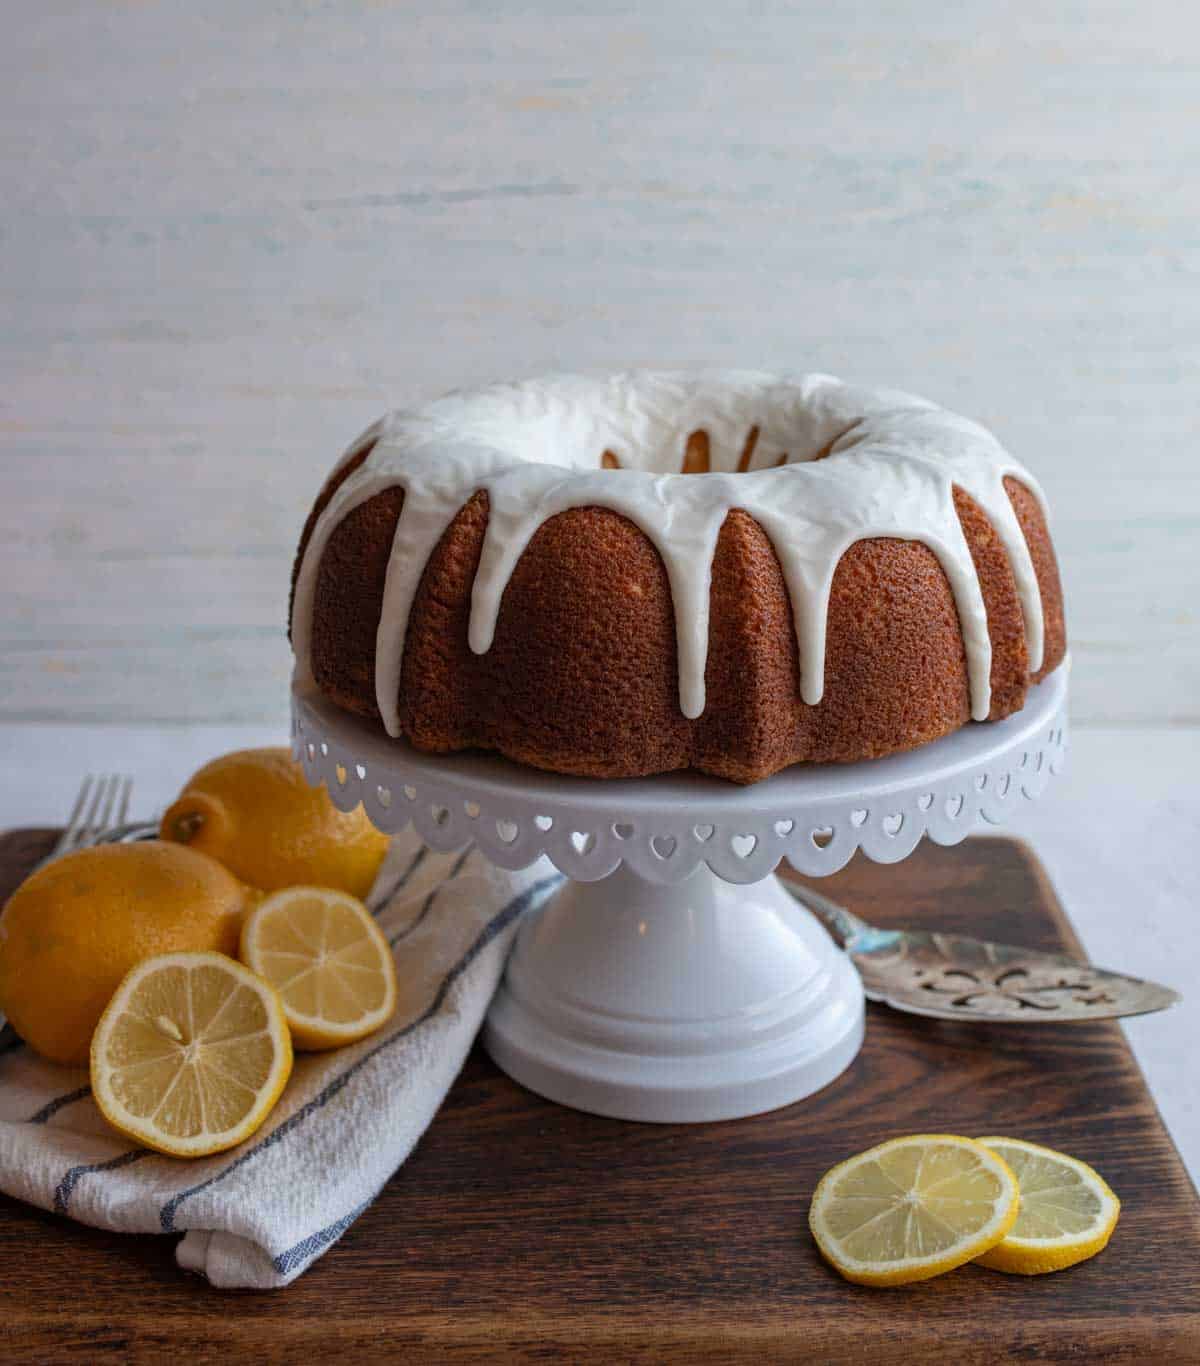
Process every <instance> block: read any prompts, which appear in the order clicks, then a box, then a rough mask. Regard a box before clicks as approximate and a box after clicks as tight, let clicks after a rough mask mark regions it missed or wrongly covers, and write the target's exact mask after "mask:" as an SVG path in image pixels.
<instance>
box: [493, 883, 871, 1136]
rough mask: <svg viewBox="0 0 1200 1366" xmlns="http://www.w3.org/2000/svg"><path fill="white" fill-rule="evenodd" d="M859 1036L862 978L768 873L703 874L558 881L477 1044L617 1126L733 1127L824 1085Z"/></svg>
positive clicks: (544, 1088)
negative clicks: (733, 878)
mask: <svg viewBox="0 0 1200 1366" xmlns="http://www.w3.org/2000/svg"><path fill="white" fill-rule="evenodd" d="M862 1036H863V991H862V984H861V982H860V981H859V978H858V974H857V973H856V972H855V971H854V968H853V967H852V966H851V964H850V962H849V960H848V959H847V958H846V956H845V955H844V954H843V953H841V952H840V951H839V950H838V949H837V948H836V947H835V946H834V944H833V942H832V941H831V939H830V938H829V935H828V934H827V933H826V932H825V931H824V930H823V929H822V928H821V927H820V925H818V924H817V922H816V921H815V920H814V919H813V917H812V916H811V915H810V914H809V913H808V912H807V911H806V910H804V909H803V907H801V906H799V905H798V904H797V903H796V901H795V899H794V898H793V897H792V896H790V895H789V894H788V893H787V892H786V891H785V890H784V888H783V886H782V885H781V884H780V882H779V880H778V878H776V877H774V876H773V875H772V876H769V877H766V878H763V879H762V880H761V881H760V882H756V883H753V884H752V885H750V886H734V885H732V884H730V883H728V882H724V881H722V880H721V879H720V878H718V877H715V876H714V875H713V874H712V873H711V872H710V871H709V870H708V868H707V867H705V866H704V865H701V866H700V867H698V868H697V869H696V870H695V871H694V872H693V873H692V874H691V876H690V877H688V878H687V879H685V880H684V881H682V882H678V883H672V884H666V885H662V884H657V885H656V884H653V883H650V882H647V881H645V880H644V879H642V878H641V877H638V876H637V875H636V874H635V873H633V872H631V871H630V870H629V869H628V868H626V867H621V868H619V869H618V870H617V871H616V872H614V873H611V874H610V875H609V876H608V877H606V878H603V879H602V880H600V881H597V882H572V883H568V884H567V885H566V886H565V887H564V888H563V890H562V891H561V892H559V893H558V895H557V896H556V897H555V898H554V899H553V900H552V901H551V902H550V903H549V904H548V905H547V906H546V907H545V908H544V909H543V910H542V911H541V912H540V913H539V914H537V915H536V916H532V917H530V918H529V919H528V920H527V921H526V922H525V923H524V924H523V925H522V927H521V930H520V934H519V936H518V939H517V943H516V946H515V948H514V950H513V953H512V956H511V957H510V959H509V962H508V969H507V972H506V974H505V978H504V982H503V985H502V986H501V988H500V990H499V992H498V993H497V996H496V999H495V1000H494V1001H493V1003H492V1008H491V1011H490V1012H489V1014H488V1017H487V1025H486V1027H485V1031H484V1043H485V1046H486V1047H487V1050H488V1052H489V1053H490V1054H491V1055H492V1057H493V1058H494V1059H495V1061H496V1062H497V1063H498V1064H499V1065H500V1066H501V1067H502V1068H503V1069H504V1070H505V1071H506V1072H507V1073H508V1074H509V1075H510V1076H512V1077H514V1078H515V1079H516V1080H517V1081H519V1082H521V1083H522V1084H523V1085H524V1086H528V1087H529V1088H530V1090H532V1091H537V1092H538V1093H539V1094H540V1095H544V1096H548V1097H549V1098H550V1099H551V1100H556V1101H560V1102H561V1103H562V1104H564V1105H572V1106H575V1107H576V1108H577V1109H582V1110H588V1111H591V1112H592V1113H593V1114H600V1115H609V1116H611V1117H613V1118H617V1119H638V1120H652V1121H659V1122H679V1121H699V1120H714V1119H731V1118H736V1117H737V1116H740V1115H750V1114H758V1113H759V1112H761V1111H763V1110H773V1109H775V1108H777V1107H778V1106H780V1105H787V1104H790V1103H791V1102H792V1101H796V1100H800V1099H802V1098H803V1097H804V1096H809V1095H811V1094H812V1093H813V1092H814V1091H818V1090H820V1088H821V1087H823V1086H825V1085H827V1084H828V1083H829V1082H831V1081H832V1080H833V1079H834V1077H836V1076H838V1075H839V1073H841V1072H842V1071H843V1070H844V1069H845V1068H846V1067H848V1066H849V1064H850V1063H851V1061H852V1060H853V1059H854V1056H855V1054H856V1053H857V1052H858V1050H859V1046H860V1045H861V1043H862Z"/></svg>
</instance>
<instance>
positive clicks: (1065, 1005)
mask: <svg viewBox="0 0 1200 1366" xmlns="http://www.w3.org/2000/svg"><path fill="white" fill-rule="evenodd" d="M784 886H785V887H787V889H788V891H789V892H790V893H791V894H792V896H793V897H795V899H796V900H797V901H798V902H799V903H800V904H801V905H802V906H806V907H807V908H808V909H809V910H811V911H812V912H813V913H814V914H815V915H816V916H817V917H818V918H819V919H820V920H821V922H822V923H823V924H824V925H825V928H826V929H827V930H828V931H829V933H830V934H831V935H832V936H833V938H834V939H835V940H836V941H837V943H838V944H839V945H840V946H841V947H842V948H843V949H844V950H845V951H846V952H847V953H848V954H849V955H850V959H851V961H852V962H853V963H854V966H855V967H856V968H857V969H858V971H859V975H860V976H861V977H862V980H863V989H864V990H865V992H866V995H867V1000H869V1001H879V1002H881V1003H882V1004H883V1005H889V1006H892V1007H893V1008H894V1009H896V1010H903V1011H907V1012H908V1013H909V1014H911V1015H929V1016H932V1017H933V1018H934V1019H937V1020H975V1021H977V1022H979V1023H980V1024H1042V1023H1048V1024H1055V1023H1059V1022H1065V1021H1068V1020H1111V1019H1115V1018H1116V1017H1117V1016H1120V1015H1147V1014H1149V1013H1150V1012H1151V1011H1154V1010H1166V1008H1167V1007H1168V1006H1173V1005H1175V1004H1176V1003H1177V1002H1178V1001H1180V1000H1182V999H1183V998H1182V997H1181V996H1180V994H1179V992H1177V991H1172V990H1171V988H1170V987H1163V986H1159V985H1158V983H1156V982H1143V981H1142V980H1141V979H1140V978H1138V977H1128V976H1126V975H1125V974H1124V973H1122V972H1109V971H1107V970H1106V969H1104V968H1094V967H1092V966H1091V965H1090V964H1088V963H1079V962H1077V961H1076V960H1075V959H1074V958H1069V957H1067V955H1066V954H1062V953H1040V952H1039V951H1038V950H1036V949H1019V948H1016V947H1015V946H1014V945H1012V944H993V943H991V942H990V941H988V940H986V939H970V938H968V937H967V936H966V935H961V934H938V933H937V932H935V931H930V930H880V929H876V928H875V927H874V926H873V925H868V924H867V923H866V921H864V920H860V919H859V918H858V916H856V915H852V914H851V913H850V912H849V911H848V910H846V908H845V907H844V906H839V905H838V904H837V903H836V902H833V901H830V900H829V898H828V897H824V896H822V895H821V894H820V893H819V892H814V891H813V890H812V888H811V887H808V886H807V885H806V886H805V887H803V888H802V889H801V888H799V887H797V886H795V885H794V884H793V883H790V882H787V881H784Z"/></svg>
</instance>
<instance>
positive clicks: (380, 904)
mask: <svg viewBox="0 0 1200 1366" xmlns="http://www.w3.org/2000/svg"><path fill="white" fill-rule="evenodd" d="M428 855H429V845H427V844H422V845H421V846H420V847H419V848H418V849H417V852H416V853H415V854H414V855H413V857H412V861H411V862H410V863H409V865H408V867H407V868H405V870H404V871H403V872H402V873H401V874H400V876H399V877H398V878H397V879H396V880H395V882H393V883H392V885H391V886H390V887H389V888H388V889H387V890H386V891H385V892H382V893H380V892H376V891H374V890H372V892H371V895H370V896H369V897H368V899H367V903H368V905H369V906H370V907H371V914H372V915H376V916H377V915H379V914H380V913H381V912H382V911H383V909H384V907H385V906H386V905H387V904H388V902H389V901H391V899H392V897H394V896H395V895H396V893H397V892H398V891H400V890H402V889H403V888H404V887H406V886H407V885H408V881H409V879H410V878H411V877H412V875H413V874H414V873H415V872H416V871H417V869H418V868H419V867H420V866H421V864H422V863H424V862H425V860H426V858H427V857H428Z"/></svg>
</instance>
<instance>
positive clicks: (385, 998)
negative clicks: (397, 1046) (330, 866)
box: [241, 887, 396, 1049]
mask: <svg viewBox="0 0 1200 1366" xmlns="http://www.w3.org/2000/svg"><path fill="white" fill-rule="evenodd" d="M241 957H242V961H243V962H244V963H247V964H249V966H250V967H252V968H253V969H254V971H255V972H257V973H261V974H262V976H263V977H265V978H266V979H267V981H268V982H270V983H271V985H272V986H273V987H275V989H276V990H277V991H278V992H279V995H280V998H281V999H282V1001H283V1010H284V1014H285V1015H286V1016H287V1022H288V1024H289V1025H290V1026H291V1030H292V1039H293V1042H294V1043H295V1045H296V1047H297V1048H308V1049H318V1048H340V1047H341V1046H342V1045H343V1044H347V1043H354V1041H355V1040H356V1039H361V1038H363V1037H364V1036H366V1035H367V1034H370V1033H372V1032H373V1031H374V1030H376V1029H378V1028H379V1026H380V1025H382V1024H386V1022H387V1021H388V1020H389V1019H391V1017H392V1014H393V1012H394V1011H395V1009H396V969H395V966H394V964H393V963H392V951H391V949H390V948H389V947H388V942H387V940H386V939H385V938H384V937H383V934H382V932H381V931H380V929H379V926H378V925H376V923H375V922H374V920H372V919H371V913H370V912H369V911H368V910H367V908H366V907H365V906H364V905H363V904H362V902H361V901H359V900H357V899H356V898H355V897H352V896H350V895H348V894H347V893H346V892H338V891H334V890H333V888H331V887H288V888H287V889H285V890H284V891H281V892H273V893H272V894H271V895H270V896H268V897H266V898H265V899H264V900H263V901H262V903H261V904H260V905H259V906H258V907H256V908H255V910H253V911H252V912H251V913H250V915H248V916H247V917H246V923H245V924H244V925H243V926H242V946H241Z"/></svg>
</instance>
